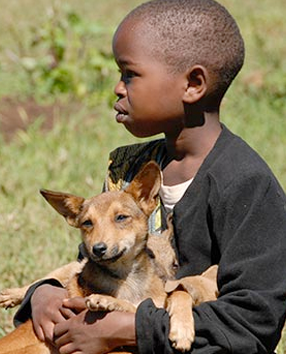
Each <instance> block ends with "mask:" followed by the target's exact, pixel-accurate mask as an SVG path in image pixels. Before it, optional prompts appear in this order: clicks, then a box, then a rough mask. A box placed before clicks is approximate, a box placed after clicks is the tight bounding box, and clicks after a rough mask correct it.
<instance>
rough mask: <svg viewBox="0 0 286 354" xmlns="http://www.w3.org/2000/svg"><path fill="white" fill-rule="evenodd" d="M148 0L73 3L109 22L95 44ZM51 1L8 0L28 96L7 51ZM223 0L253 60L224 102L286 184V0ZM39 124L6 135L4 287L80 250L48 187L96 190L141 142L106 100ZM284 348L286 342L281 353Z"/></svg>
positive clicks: (10, 73) (5, 43)
mask: <svg viewBox="0 0 286 354" xmlns="http://www.w3.org/2000/svg"><path fill="white" fill-rule="evenodd" d="M140 2H141V1H135V0H133V1H131V0H108V1H103V0H102V1H97V2H94V1H91V0H86V1H84V2H82V1H78V0H70V1H69V4H70V6H71V7H73V8H74V9H75V10H76V11H78V12H79V13H80V14H81V15H82V16H84V17H85V18H87V19H88V20H89V21H99V22H101V23H102V24H103V25H104V26H105V27H106V35H105V36H106V38H105V39H104V40H103V41H102V42H100V41H99V43H98V44H96V45H98V46H104V47H105V48H108V47H109V45H110V44H108V43H111V35H112V31H113V30H114V28H115V26H116V24H117V23H118V21H120V19H121V18H122V16H123V15H124V14H125V13H126V12H127V11H128V10H129V9H131V8H132V7H133V6H134V5H137V4H139V3H140ZM46 3H47V2H46V1H44V0H37V1H36V0H25V1H23V2H21V4H22V5H21V6H19V1H17V0H10V1H9V2H6V1H5V2H4V0H0V6H1V5H2V6H1V9H2V10H1V13H0V63H1V64H0V80H1V88H0V95H1V96H5V95H9V96H16V95H18V96H19V95H20V96H21V97H25V94H26V89H27V87H26V84H25V77H24V75H23V73H22V72H21V71H20V69H19V67H17V66H16V65H15V64H13V63H11V62H10V61H9V59H8V57H7V50H8V49H15V43H14V42H13V36H11V33H10V32H9V28H11V26H12V27H13V26H14V27H15V28H16V29H17V31H19V32H20V33H21V36H22V37H21V39H23V43H25V41H27V36H28V30H27V28H28V26H29V24H30V23H35V24H37V22H38V23H40V21H41V16H43V15H44V13H45V8H46ZM222 3H223V4H224V5H226V6H227V7H228V9H229V10H230V11H231V12H232V14H233V15H234V17H235V18H236V19H237V21H238V23H239V25H240V27H241V30H242V34H243V36H244V37H245V42H246V50H247V57H246V62H245V66H244V69H243V70H242V72H241V74H240V75H239V77H238V78H237V80H236V81H235V83H234V85H233V87H232V88H231V89H230V91H229V92H228V94H227V96H226V98H225V100H224V102H223V106H222V112H221V116H222V121H223V122H225V123H226V124H227V125H228V126H229V127H230V128H231V129H232V130H233V131H234V132H235V133H237V134H239V135H241V136H242V137H243V138H245V139H246V140H247V141H248V142H249V144H250V145H251V146H253V147H254V148H255V149H256V150H257V151H258V152H259V153H260V154H261V155H262V156H263V157H264V158H265V160H266V161H267V162H268V164H269V165H270V167H271V168H272V170H273V171H274V173H275V174H276V176H277V177H278V179H279V181H280V182H281V184H282V186H283V187H284V189H286V164H285V160H286V149H285V145H286V119H285V117H286V104H285V97H286V64H285V57H286V46H285V38H286V23H285V19H284V6H285V5H284V0H271V1H270V0H261V1H260V2H259V4H258V5H257V4H254V2H250V1H246V0H242V1H240V2H235V1H233V0H223V1H222ZM112 89H113V88H112V87H110V90H112ZM47 99H50V98H49V97H47ZM67 104H68V103H67ZM40 123H41V121H40V120H39V121H37V122H35V123H34V124H33V125H32V126H31V127H30V128H29V130H28V131H27V132H19V133H18V134H17V136H16V137H15V139H14V141H13V142H12V143H10V144H5V143H4V140H2V139H1V138H0V161H1V167H0V235H1V239H0V259H1V262H0V274H1V277H0V289H1V288H5V287H8V286H17V285H22V284H25V283H27V282H30V281H32V280H34V279H36V278H37V277H40V276H42V275H43V274H45V273H47V272H48V271H50V270H51V269H53V268H55V267H57V266H59V265H61V264H64V263H66V262H68V261H70V260H72V259H74V258H75V257H76V255H77V244H78V241H79V234H78V232H77V230H73V229H72V228H70V227H68V226H67V225H66V223H65V221H64V220H63V219H62V218H61V217H60V216H59V215H58V214H56V213H55V212H54V211H53V210H52V208H51V207H50V206H49V205H48V204H47V203H46V202H45V201H44V200H43V198H42V197H41V196H40V194H39V192H38V191H39V189H40V188H42V187H44V188H48V189H54V190H61V191H67V192H71V193H75V194H79V195H83V196H91V195H93V194H96V193H98V192H100V190H101V187H102V183H103V179H104V176H105V170H106V166H107V162H108V153H109V151H111V150H112V149H114V148H115V147H117V146H119V145H123V144H128V143H131V142H134V141H135V139H134V138H133V137H132V136H131V135H130V134H129V133H127V132H126V131H125V130H124V128H123V127H122V126H117V125H116V123H115V121H114V113H113V112H112V109H111V108H109V107H108V106H107V105H106V104H105V103H104V102H103V103H102V104H101V105H99V106H97V107H95V108H94V107H93V108H91V107H84V106H82V107H81V106H79V108H78V110H76V111H74V112H73V113H69V114H67V115H64V116H60V117H58V118H57V119H56V123H55V125H54V127H53V129H52V130H51V131H49V132H45V133H43V132H42V130H41V129H40V128H39V127H40ZM13 313H14V311H13V310H9V311H5V310H0V336H1V335H3V334H5V333H6V332H7V331H9V330H10V329H11V328H12V324H11V319H12V315H13ZM285 348H286V344H284V341H283V342H281V343H280V348H279V354H282V353H283V352H284V350H285Z"/></svg>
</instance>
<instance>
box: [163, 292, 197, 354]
mask: <svg viewBox="0 0 286 354" xmlns="http://www.w3.org/2000/svg"><path fill="white" fill-rule="evenodd" d="M192 309H193V298H192V296H191V295H190V294H188V293H187V292H186V291H181V290H177V291H174V292H172V293H171V294H169V295H168V296H167V298H166V310H167V311H168V313H169V316H170V331H169V339H170V341H171V342H172V346H173V347H174V348H175V349H177V350H179V351H182V352H185V351H189V350H190V349H191V345H192V343H193V341H194V338H195V325H194V318H193V311H192Z"/></svg>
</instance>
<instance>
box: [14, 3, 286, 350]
mask: <svg viewBox="0 0 286 354" xmlns="http://www.w3.org/2000/svg"><path fill="white" fill-rule="evenodd" d="M113 51H114V55H115V59H116V62H117V64H118V66H119V69H120V72H121V79H120V81H119V83H118V84H117V86H116V88H115V93H116V95H117V96H118V100H117V102H116V104H115V110H116V111H117V115H116V120H117V122H118V123H122V124H123V125H124V126H125V127H126V128H127V129H128V130H129V131H130V132H131V133H132V134H133V135H135V136H137V137H149V136H153V135H155V134H158V133H163V134H164V135H165V138H164V139H161V140H155V141H153V142H149V143H144V144H138V145H133V146H129V147H123V148H119V149H117V150H116V151H114V152H113V153H112V154H111V156H110V166H109V172H108V177H107V180H106V183H105V188H106V189H116V188H117V189H118V188H124V186H125V185H126V183H128V182H130V180H132V178H133V176H134V174H136V172H137V171H138V169H139V168H140V167H141V166H142V164H143V163H144V162H146V161H148V160H150V159H154V160H156V161H157V162H158V163H159V164H160V165H161V168H162V176H163V186H162V188H161V193H160V195H161V206H160V208H158V210H157V212H156V213H155V214H154V215H153V216H152V218H151V220H150V225H151V230H152V231H154V230H158V229H160V227H161V226H162V225H164V215H165V213H166V212H168V211H171V210H172V211H173V215H174V228H175V239H176V247H177V250H178V255H179V261H180V269H179V272H178V277H183V276H187V275H194V274H199V273H201V272H203V271H204V270H206V269H207V268H208V267H209V266H211V265H213V264H219V272H218V288H219V297H218V300H217V301H215V302H208V303H204V304H202V305H200V306H197V307H196V308H194V318H195V328H196V339H195V342H194V344H193V346H192V349H191V352H192V353H196V354H199V353H208V354H210V353H243V354H246V353H249V354H250V353H251V354H255V353H260V354H262V353H273V351H274V349H275V346H276V345H277V343H278V341H279V338H280V334H281V330H282V327H283V323H284V320H285V310H286V301H285V300H286V299H285V298H286V276H285V269H286V257H285V254H286V197H285V195H284V193H283V191H282V189H281V188H280V186H279V184H278V182H277V180H276V179H275V177H274V176H273V174H272V173H271V171H270V169H269V168H268V167H267V165H266V164H265V163H264V162H263V161H262V160H261V158H260V157H259V156H258V155H257V154H256V153H255V152H254V151H253V150H252V149H251V148H250V147H249V146H248V145H247V144H246V143H245V142H244V141H243V140H241V139H240V138H238V137H237V136H235V135H233V134H232V133H231V132H230V131H229V130H228V129H227V128H226V127H225V126H224V125H222V124H221V123H220V121H219V108H220V104H221V100H222V98H223V96H224V94H225V92H226V90H227V89H228V87H229V85H230V84H231V82H232V80H233V79H234V78H235V76H236V75H237V73H238V72H239V70H240V69H241V67H242V65H243V60H244V44H243V40H242V37H241V35H240V32H239V29H238V27H237V25H236V23H235V21H234V19H233V18H232V17H231V16H230V15H229V13H228V12H227V11H226V10H225V8H223V7H222V6H221V5H219V4H218V3H216V2H215V1H214V0H154V1H151V2H148V3H145V4H142V5H141V6H139V7H138V8H136V9H135V10H133V11H132V12H131V13H130V14H129V15H128V16H127V17H126V18H125V19H124V20H123V22H122V23H121V24H120V25H119V27H118V29H117V31H116V33H115V36H114V40H113ZM52 285H59V284H55V283H54V281H53V280H51V281H50V282H48V284H44V285H41V286H38V287H37V289H36V290H35V291H34V292H33V291H32V290H31V291H30V294H31V293H32V294H33V295H32V297H31V302H29V299H30V297H29V296H28V297H27V299H26V302H25V304H24V305H23V307H22V310H20V313H18V315H17V316H16V319H17V320H23V319H24V318H25V316H26V315H27V314H28V313H29V311H28V310H27V309H29V306H31V312H32V318H33V322H34V327H35V330H36V333H37V334H38V336H39V337H40V338H42V339H44V338H46V340H50V341H53V342H54V343H55V345H56V346H58V348H60V353H85V354H86V353H90V354H91V353H105V352H108V351H111V350H112V349H114V348H115V347H118V346H121V345H137V346H138V349H139V352H140V353H141V354H142V353H146V354H147V353H172V352H173V349H172V347H171V345H170V343H169V341H168V315H167V313H166V312H165V311H164V310H163V309H157V308H156V307H155V306H154V304H153V302H152V301H151V300H147V301H144V302H143V303H142V304H141V305H140V306H139V308H138V311H137V313H136V315H135V316H134V315H132V314H128V313H116V312H114V313H108V314H106V315H105V316H103V315H102V314H96V313H87V311H86V309H85V306H84V302H83V300H82V299H71V300H65V301H64V302H63V299H64V298H65V296H66V292H65V290H64V289H62V288H60V287H55V286H52Z"/></svg>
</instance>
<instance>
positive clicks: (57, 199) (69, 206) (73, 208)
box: [40, 189, 85, 227]
mask: <svg viewBox="0 0 286 354" xmlns="http://www.w3.org/2000/svg"><path fill="white" fill-rule="evenodd" d="M40 193H41V194H42V196H43V197H44V198H45V199H46V201H47V202H48V203H49V204H51V206H52V207H53V208H54V209H55V210H56V211H57V212H58V213H60V214H61V215H62V216H63V217H64V218H65V219H66V220H67V222H68V223H69V224H70V225H71V226H74V227H78V224H77V216H78V214H79V213H80V211H81V209H82V204H83V202H84V200H85V199H84V198H82V197H77V196H75V195H72V194H68V193H61V192H53V191H49V190H46V189H41V190H40Z"/></svg>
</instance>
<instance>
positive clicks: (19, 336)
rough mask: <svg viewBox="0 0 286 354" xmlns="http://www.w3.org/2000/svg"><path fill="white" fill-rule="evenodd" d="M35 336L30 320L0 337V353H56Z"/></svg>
mask: <svg viewBox="0 0 286 354" xmlns="http://www.w3.org/2000/svg"><path fill="white" fill-rule="evenodd" d="M56 353H57V352H53V351H52V349H51V348H48V347H47V346H46V344H45V343H43V342H40V340H39V339H38V338H37V337H36V335H35V333H34V330H33V324H32V321H31V320H28V321H27V322H25V323H23V324H22V325H21V326H19V327H18V328H16V329H15V330H14V331H12V332H11V333H9V334H8V335H7V336H5V337H3V338H1V339H0V354H56Z"/></svg>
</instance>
